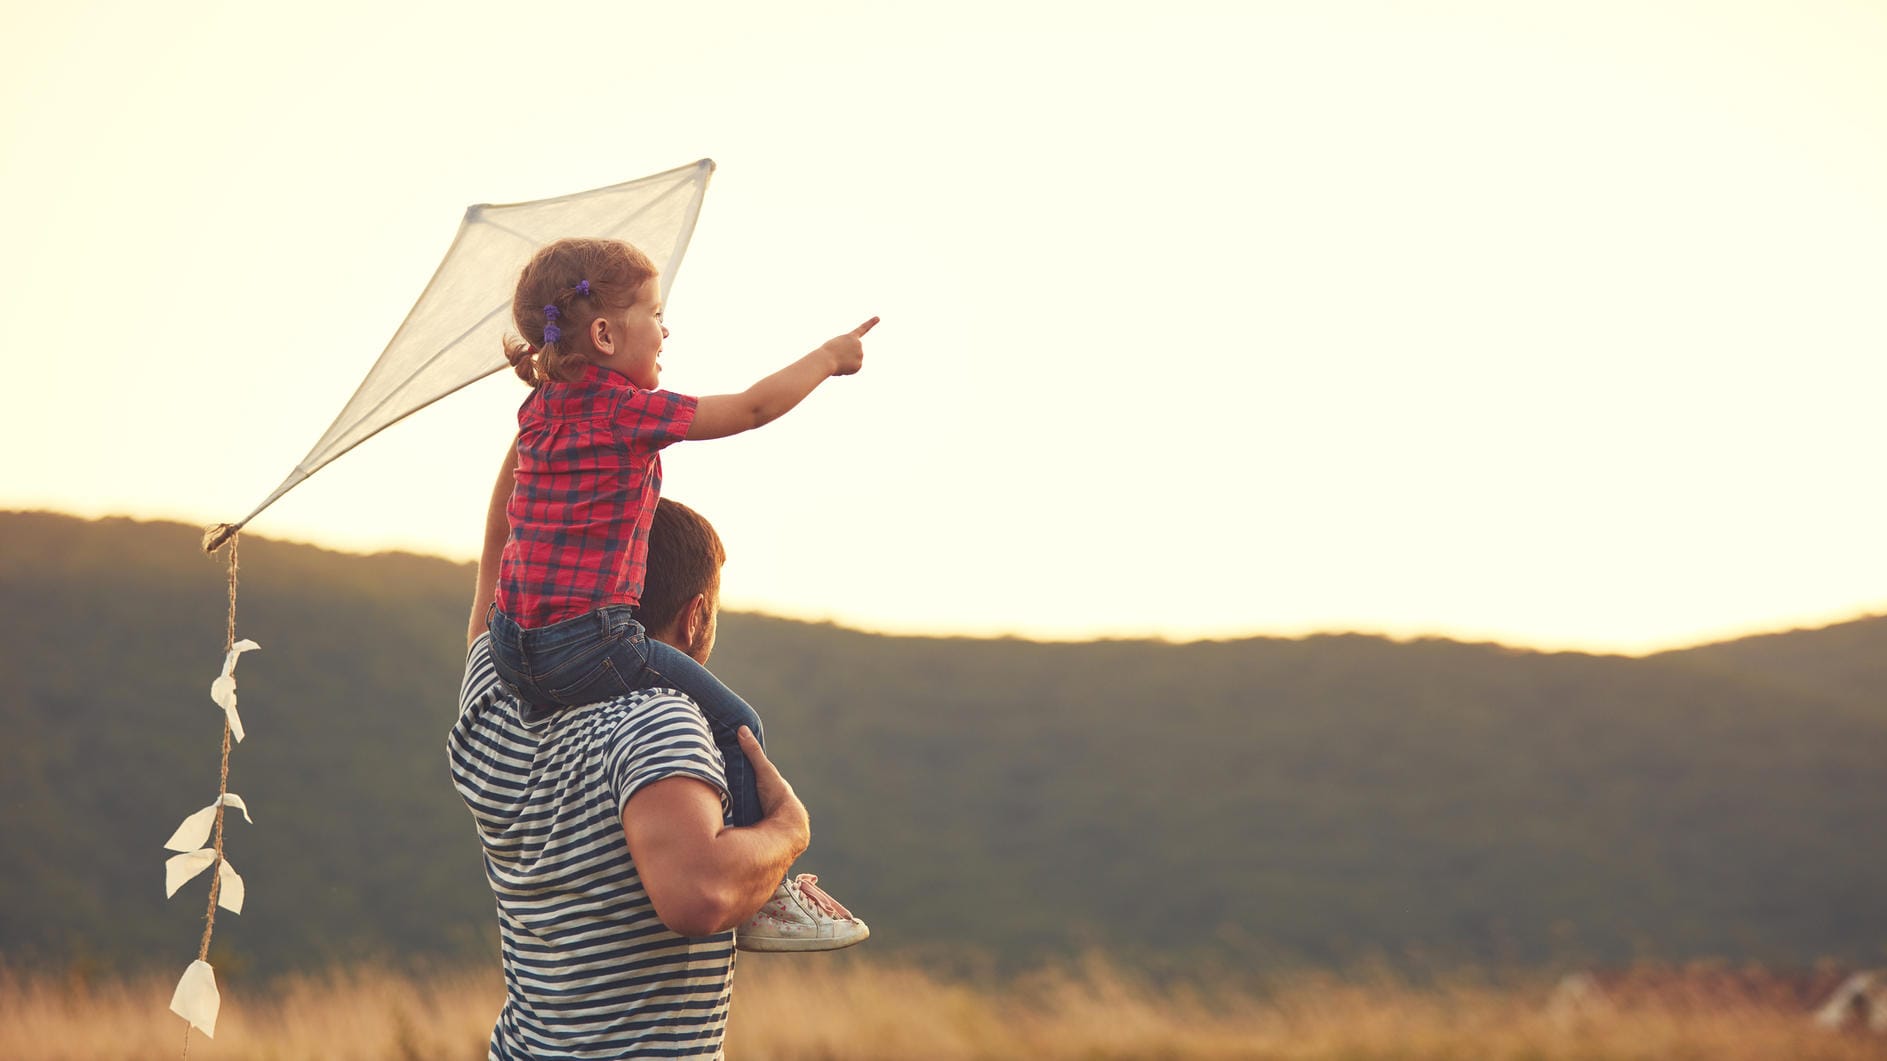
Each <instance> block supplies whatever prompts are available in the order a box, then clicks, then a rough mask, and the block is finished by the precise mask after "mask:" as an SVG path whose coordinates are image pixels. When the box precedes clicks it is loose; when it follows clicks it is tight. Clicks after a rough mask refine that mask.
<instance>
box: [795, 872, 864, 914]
mask: <svg viewBox="0 0 1887 1061" xmlns="http://www.w3.org/2000/svg"><path fill="white" fill-rule="evenodd" d="M786 886H787V887H788V888H791V889H792V890H793V891H795V892H797V893H799V894H800V895H801V896H802V897H804V898H805V899H806V900H807V901H808V902H810V903H812V905H813V906H814V907H815V908H817V909H818V910H819V912H820V913H822V914H824V915H826V916H827V917H830V918H833V919H834V920H839V919H843V920H846V921H856V920H858V918H856V917H853V916H852V912H851V911H850V910H847V909H846V908H845V907H844V906H842V905H840V903H839V901H838V900H837V899H834V898H833V897H832V896H830V895H827V894H826V893H825V892H824V891H822V890H820V888H819V878H818V877H817V876H814V875H813V874H811V873H801V874H800V875H799V876H797V877H791V878H788V880H787V882H786Z"/></svg>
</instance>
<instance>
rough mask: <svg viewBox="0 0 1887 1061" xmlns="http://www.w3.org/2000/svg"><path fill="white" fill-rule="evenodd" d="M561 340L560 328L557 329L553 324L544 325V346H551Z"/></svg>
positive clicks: (561, 332)
mask: <svg viewBox="0 0 1887 1061" xmlns="http://www.w3.org/2000/svg"><path fill="white" fill-rule="evenodd" d="M562 338H563V329H562V328H559V327H557V326H556V325H555V324H546V325H544V345H545V346H550V345H551V344H553V343H555V342H557V340H559V339H562Z"/></svg>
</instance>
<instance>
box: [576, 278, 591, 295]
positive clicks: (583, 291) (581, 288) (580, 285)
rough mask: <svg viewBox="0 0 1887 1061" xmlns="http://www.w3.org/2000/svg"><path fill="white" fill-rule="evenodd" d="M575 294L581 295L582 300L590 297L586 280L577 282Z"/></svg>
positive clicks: (588, 283) (588, 284)
mask: <svg viewBox="0 0 1887 1061" xmlns="http://www.w3.org/2000/svg"><path fill="white" fill-rule="evenodd" d="M577 294H579V295H582V296H583V297H584V298H589V297H590V282H589V281H588V280H578V281H577Z"/></svg>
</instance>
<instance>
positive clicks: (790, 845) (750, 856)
mask: <svg viewBox="0 0 1887 1061" xmlns="http://www.w3.org/2000/svg"><path fill="white" fill-rule="evenodd" d="M811 839H812V838H811V836H810V834H809V831H808V830H807V829H806V828H805V827H804V826H803V825H801V826H798V827H795V824H794V823H793V822H792V821H789V820H788V818H787V817H786V816H785V815H782V814H780V813H777V812H776V813H775V814H774V815H773V816H771V817H768V818H763V819H761V820H760V821H759V822H757V823H755V824H753V825H749V826H746V827H744V828H737V827H733V826H729V827H727V828H725V829H722V830H721V833H720V835H719V836H717V837H715V844H714V846H715V848H716V856H717V860H718V861H719V862H720V863H721V867H720V873H719V876H720V877H721V879H722V882H723V887H724V888H725V889H726V891H727V894H726V896H725V898H723V899H722V904H723V908H724V911H725V913H724V921H725V923H724V924H722V925H721V926H720V927H719V928H716V929H715V931H716V932H724V931H726V930H728V929H730V928H733V927H734V926H736V925H739V924H740V923H742V922H744V921H746V920H747V919H748V918H750V917H752V916H753V914H754V911H756V910H758V909H760V907H761V906H762V905H763V904H765V903H766V901H767V900H768V899H770V898H772V897H773V892H774V890H775V889H776V888H778V887H779V886H780V881H782V880H785V879H786V871H787V870H789V869H791V868H793V862H794V861H795V860H797V859H798V858H799V856H800V855H802V854H804V853H805V851H806V846H807V844H808V843H810V842H811Z"/></svg>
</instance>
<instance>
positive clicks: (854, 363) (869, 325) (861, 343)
mask: <svg viewBox="0 0 1887 1061" xmlns="http://www.w3.org/2000/svg"><path fill="white" fill-rule="evenodd" d="M877 326H878V318H876V317H873V318H872V319H870V320H868V321H866V322H865V323H863V324H861V325H859V326H858V327H856V328H853V329H852V330H851V331H849V332H846V333H845V334H844V335H835V336H833V337H832V338H830V339H827V340H826V341H825V343H824V345H822V346H820V347H819V349H820V350H821V351H822V352H824V353H827V354H830V355H832V362H833V363H832V375H834V376H849V375H851V374H852V373H854V372H857V371H858V370H859V369H861V368H864V367H865V333H866V332H868V331H871V330H872V329H873V328H875V327H877Z"/></svg>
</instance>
